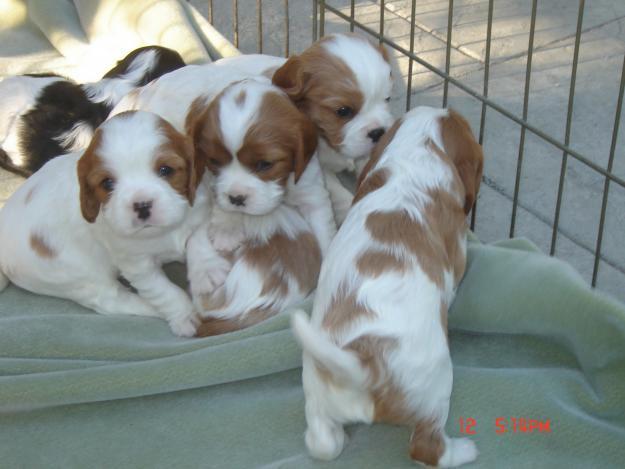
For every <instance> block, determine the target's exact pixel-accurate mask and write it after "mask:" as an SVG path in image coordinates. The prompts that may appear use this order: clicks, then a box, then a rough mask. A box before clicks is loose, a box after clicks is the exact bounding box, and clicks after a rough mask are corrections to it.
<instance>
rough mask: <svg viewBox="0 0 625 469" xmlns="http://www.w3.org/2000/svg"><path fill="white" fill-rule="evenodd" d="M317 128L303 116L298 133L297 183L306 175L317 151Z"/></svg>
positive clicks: (294, 167)
mask: <svg viewBox="0 0 625 469" xmlns="http://www.w3.org/2000/svg"><path fill="white" fill-rule="evenodd" d="M317 142H318V138H317V127H315V125H314V124H313V123H312V121H311V120H310V119H309V118H308V117H306V116H305V115H304V114H302V115H301V119H300V123H299V132H298V142H297V147H296V150H295V162H294V165H293V172H294V173H295V182H296V183H297V181H299V178H300V177H301V176H302V174H303V173H304V170H305V169H306V166H307V165H308V162H309V161H310V159H311V158H312V157H313V155H314V154H315V151H317Z"/></svg>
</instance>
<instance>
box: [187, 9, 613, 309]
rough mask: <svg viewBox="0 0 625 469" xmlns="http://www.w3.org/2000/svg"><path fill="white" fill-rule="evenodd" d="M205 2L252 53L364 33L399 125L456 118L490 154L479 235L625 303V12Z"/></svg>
mask: <svg viewBox="0 0 625 469" xmlns="http://www.w3.org/2000/svg"><path fill="white" fill-rule="evenodd" d="M194 3H197V4H203V7H204V13H205V14H206V16H207V18H208V20H209V22H211V23H212V24H213V25H214V26H215V27H216V28H217V29H218V30H220V31H221V32H222V33H223V34H224V35H226V36H227V37H230V38H232V42H233V44H234V45H235V46H236V47H238V48H239V49H240V50H241V51H242V52H244V53H267V54H272V55H283V56H288V55H290V54H295V53H299V52H301V51H302V50H303V49H305V48H306V47H307V46H308V45H310V44H311V43H312V42H314V41H315V40H317V39H318V38H319V37H322V36H324V35H325V34H329V33H333V32H343V31H357V32H361V33H363V34H365V35H367V36H369V37H370V38H372V40H375V41H379V42H380V43H381V44H385V45H386V47H388V48H389V49H390V50H391V51H393V52H394V55H395V58H396V59H397V67H398V69H399V71H400V72H401V73H399V74H398V75H399V76H398V77H397V78H396V83H395V88H394V96H393V99H392V104H393V106H394V111H395V113H396V115H397V116H399V115H401V113H403V112H404V111H406V110H409V109H410V108H412V107H414V106H418V105H421V104H426V105H434V106H451V107H454V108H456V109H457V110H459V111H460V112H461V113H463V114H464V115H465V116H466V117H467V118H468V119H469V121H470V122H471V124H472V128H473V130H474V133H475V134H476V136H478V138H479V142H480V143H481V144H482V145H483V147H484V153H485V158H486V161H485V169H484V177H483V182H482V188H481V193H480V196H479V198H478V201H477V204H476V206H475V207H474V210H473V211H472V214H471V227H472V228H473V229H474V230H475V232H476V234H477V236H478V237H479V238H480V239H481V240H483V241H494V240H497V239H501V238H505V237H515V236H523V237H527V238H529V239H531V240H532V241H533V242H534V243H536V244H537V245H538V246H539V247H540V248H541V249H543V250H544V251H545V252H547V253H548V254H550V255H556V256H558V257H560V258H563V259H565V260H567V261H568V262H569V263H571V264H572V265H573V266H574V267H575V268H576V269H577V270H578V271H579V272H581V273H582V275H583V276H584V277H585V278H586V279H587V280H588V281H589V283H590V284H591V285H592V286H593V287H594V286H598V287H599V288H601V289H602V290H605V291H608V292H610V293H612V294H613V295H615V296H617V297H618V298H620V299H621V300H623V299H625V288H624V287H625V249H624V248H623V242H622V240H623V233H624V232H625V213H624V212H625V211H623V210H622V207H623V206H625V204H624V202H625V190H624V189H625V162H624V161H623V160H625V149H624V148H623V146H622V145H621V146H619V145H618V137H619V127H620V118H621V110H622V104H623V93H624V89H625V34H623V33H622V31H621V26H622V25H623V24H625V20H624V19H625V5H622V6H621V5H619V4H620V2H616V1H614V2H611V3H612V5H611V10H609V11H608V10H606V8H604V7H605V6H602V5H603V4H602V3H600V2H588V4H586V2H585V1H584V0H578V2H573V1H563V0H542V1H541V2H538V0H526V1H524V2H516V1H512V0H498V1H497V2H495V0H428V1H426V2H423V1H419V2H417V1H416V0H386V1H385V0H377V1H370V0H359V1H355V0H351V1H347V0H335V1H331V0H328V1H325V0H291V1H290V2H289V0H265V1H263V0H248V1H245V0H231V1H230V2H227V1H219V2H216V1H212V0H209V1H208V2H207V4H206V3H203V2H200V1H198V2H194Z"/></svg>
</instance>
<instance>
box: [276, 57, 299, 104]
mask: <svg viewBox="0 0 625 469" xmlns="http://www.w3.org/2000/svg"><path fill="white" fill-rule="evenodd" d="M305 81H306V77H305V74H304V67H303V61H302V59H301V58H300V57H299V56H297V55H295V56H293V57H291V58H290V59H289V60H287V61H286V63H285V64H284V65H283V66H282V67H280V68H279V69H278V70H276V72H275V73H274V74H273V78H272V79H271V82H272V83H273V84H274V85H276V86H277V87H279V88H282V90H283V91H284V92H285V93H286V94H287V95H288V96H289V98H290V99H291V101H298V100H300V99H301V98H302V97H303V95H304V87H305V85H306V83H305Z"/></svg>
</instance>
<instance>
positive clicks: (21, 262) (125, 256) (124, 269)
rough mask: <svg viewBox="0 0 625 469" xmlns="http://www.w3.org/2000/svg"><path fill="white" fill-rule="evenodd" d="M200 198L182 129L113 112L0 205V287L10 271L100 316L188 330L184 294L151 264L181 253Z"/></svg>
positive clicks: (19, 280)
mask: <svg viewBox="0 0 625 469" xmlns="http://www.w3.org/2000/svg"><path fill="white" fill-rule="evenodd" d="M208 196H209V192H208V188H207V187H205V186H204V185H200V186H198V183H197V177H196V172H195V168H194V161H193V148H192V145H191V142H190V141H189V140H188V139H187V138H186V137H184V136H183V135H182V134H180V133H178V132H177V131H176V130H175V129H174V128H173V127H172V126H171V125H170V124H168V123H167V122H166V121H164V120H163V119H161V118H160V117H158V116H156V115H155V114H151V113H148V112H128V113H125V114H121V115H119V116H117V117H115V118H113V119H111V120H109V121H106V122H105V123H104V124H102V125H101V126H100V127H99V128H98V130H96V133H95V135H94V138H93V140H92V141H91V143H90V145H89V147H88V148H87V149H86V150H85V151H84V152H83V153H74V154H70V155H63V156H59V157H58V158H54V159H53V160H51V161H49V162H48V163H47V164H46V165H44V166H43V168H41V170H40V171H38V172H37V173H35V174H34V175H33V176H31V177H30V178H29V179H28V180H27V181H26V182H25V183H24V184H23V185H22V186H21V187H20V188H19V189H18V190H17V191H16V192H15V193H14V194H13V195H12V196H11V198H10V199H9V200H8V201H7V203H6V205H5V206H4V207H3V209H2V211H0V287H3V286H6V283H7V280H8V279H10V280H11V281H12V282H13V283H15V284H16V285H18V286H20V287H22V288H24V289H26V290H30V291H32V292H35V293H39V294H44V295H51V296H56V297H60V298H68V299H71V300H74V301H76V302H78V303H80V304H82V305H84V306H86V307H88V308H91V309H93V310H95V311H97V312H99V313H102V314H136V315H142V316H156V317H161V318H164V319H166V320H167V321H168V322H169V325H170V327H171V329H172V331H173V332H174V333H175V334H177V335H182V336H190V335H193V334H194V333H195V325H194V311H193V305H192V303H191V300H190V298H189V297H188V295H187V294H186V293H185V291H184V290H182V289H180V288H179V287H178V286H176V285H174V284H173V283H171V282H170V281H169V280H168V279H167V277H166V276H165V274H164V273H163V271H162V270H161V265H162V264H163V263H164V262H169V261H174V260H184V253H185V245H186V243H187V240H188V238H189V236H190V235H191V233H192V232H193V231H194V230H195V229H196V228H197V226H199V224H200V223H201V222H202V220H203V219H204V215H205V213H206V212H207V210H208V205H209V199H208ZM119 275H122V276H123V277H124V278H125V279H127V280H128V281H129V282H130V284H131V285H132V286H133V287H134V288H135V289H136V291H137V294H134V293H131V292H130V291H129V290H127V289H126V288H124V287H123V286H122V285H121V284H120V283H119V282H118V281H117V278H118V276H119Z"/></svg>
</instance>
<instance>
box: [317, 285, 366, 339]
mask: <svg viewBox="0 0 625 469" xmlns="http://www.w3.org/2000/svg"><path fill="white" fill-rule="evenodd" d="M373 317H375V313H374V312H372V311H371V310H369V309H367V308H366V307H365V306H363V305H361V304H360V303H358V301H357V299H356V295H355V294H354V293H350V294H347V293H345V291H344V290H343V289H342V288H339V291H338V293H337V294H336V295H335V296H334V297H333V298H332V302H331V303H330V306H329V307H328V309H327V310H326V312H325V314H324V316H323V322H322V326H323V328H324V329H326V330H327V331H329V332H330V333H338V332H339V331H341V330H342V329H343V328H344V327H345V326H347V325H349V324H352V323H354V322H355V321H356V320H358V319H362V318H365V319H366V318H373Z"/></svg>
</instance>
